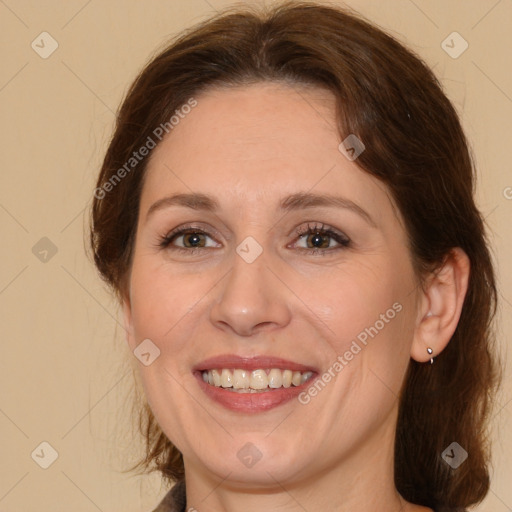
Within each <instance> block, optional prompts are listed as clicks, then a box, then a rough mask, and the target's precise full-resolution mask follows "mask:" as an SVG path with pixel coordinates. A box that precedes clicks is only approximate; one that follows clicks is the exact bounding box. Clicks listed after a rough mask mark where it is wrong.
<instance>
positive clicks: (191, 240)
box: [186, 233, 201, 247]
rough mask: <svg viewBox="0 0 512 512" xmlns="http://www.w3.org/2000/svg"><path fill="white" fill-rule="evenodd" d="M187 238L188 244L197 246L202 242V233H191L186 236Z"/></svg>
mask: <svg viewBox="0 0 512 512" xmlns="http://www.w3.org/2000/svg"><path fill="white" fill-rule="evenodd" d="M186 240H188V244H190V245H192V246H194V247H195V246H196V245H197V244H199V243H200V242H201V235H200V234H199V233H189V234H188V235H187V236H186Z"/></svg>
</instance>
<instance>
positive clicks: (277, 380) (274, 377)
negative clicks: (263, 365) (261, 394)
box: [268, 368, 283, 388]
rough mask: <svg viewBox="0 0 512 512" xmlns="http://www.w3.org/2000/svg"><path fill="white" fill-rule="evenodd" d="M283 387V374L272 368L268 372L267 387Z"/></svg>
mask: <svg viewBox="0 0 512 512" xmlns="http://www.w3.org/2000/svg"><path fill="white" fill-rule="evenodd" d="M282 385H283V372H282V371H281V370H278V369H277V368H272V370H270V372H268V387H269V388H280V387H281V386H282Z"/></svg>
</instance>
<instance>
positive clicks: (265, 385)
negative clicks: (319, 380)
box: [202, 368, 313, 393]
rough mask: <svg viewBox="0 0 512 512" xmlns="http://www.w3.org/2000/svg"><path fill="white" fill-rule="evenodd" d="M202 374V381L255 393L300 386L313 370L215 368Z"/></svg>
mask: <svg viewBox="0 0 512 512" xmlns="http://www.w3.org/2000/svg"><path fill="white" fill-rule="evenodd" d="M202 374H203V375H202V376H203V381H204V382H206V383H208V384H211V385H212V386H216V387H222V388H225V389H230V390H231V391H235V392H238V393H257V392H262V391H270V389H278V388H281V387H283V388H289V387H291V386H300V385H301V384H304V383H305V382H307V381H308V380H309V379H311V377H312V376H313V372H297V371H295V372H294V371H292V370H280V369H278V368H270V369H265V370H264V369H258V370H253V371H252V372H251V371H248V370H239V369H234V370H230V369H227V368H223V369H218V368H216V369H213V370H205V371H204V372H202Z"/></svg>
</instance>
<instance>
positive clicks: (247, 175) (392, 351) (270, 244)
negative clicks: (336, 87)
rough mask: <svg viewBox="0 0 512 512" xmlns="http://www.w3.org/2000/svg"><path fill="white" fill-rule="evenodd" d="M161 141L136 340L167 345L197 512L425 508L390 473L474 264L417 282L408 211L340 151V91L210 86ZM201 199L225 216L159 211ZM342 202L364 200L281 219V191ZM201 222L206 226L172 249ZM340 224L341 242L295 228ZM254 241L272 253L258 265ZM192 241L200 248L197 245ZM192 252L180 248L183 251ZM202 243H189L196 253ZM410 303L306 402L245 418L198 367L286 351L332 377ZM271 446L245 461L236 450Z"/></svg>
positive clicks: (161, 387) (171, 421) (164, 407)
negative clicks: (405, 405)
mask: <svg viewBox="0 0 512 512" xmlns="http://www.w3.org/2000/svg"><path fill="white" fill-rule="evenodd" d="M196 99H197V102H198V105H197V106H196V107H195V108H194V109H193V110H192V111H191V113H190V114H188V115H187V116H186V117H185V118H184V119H183V120H181V121H180V123H179V125H177V126H176V127H175V128H174V129H173V131H172V132H171V134H170V136H168V137H167V138H166V139H164V140H163V142H162V143H161V144H160V145H159V146H158V147H157V148H156V149H155V150H154V151H153V153H152V155H151V160H150V163H149V166H148V169H147V175H146V179H145V183H144V187H143V191H142V195H141V200H140V215H139V221H138V226H137V235H136V241H135V247H134V257H133V262H132V267H131V269H130V275H129V289H128V290H127V291H126V294H125V299H124V302H123V307H124V316H125V325H126V329H127V332H128V335H127V339H128V343H129V346H130V349H131V350H134V349H135V348H136V347H137V345H138V344H139V343H141V342H142V340H144V339H147V338H149V339H150V340H152V342H153V343H154V344H155V345H156V346H158V348H159V350H160V356H159V357H158V358H157V359H155V361H154V362H153V363H152V364H150V365H149V366H144V365H142V364H141V365H140V375H141V379H142V383H143V386H144V390H145V393H146V396H147V399H148V401H149V404H150V406H151V408H152V411H153V413H154V415H155V417H156V419H157V421H158V422H159V425H160V426H161V428H162V430H163V431H164V432H165V434H166V435H167V436H168V437H169V439H170V440H171V441H172V442H173V443H174V444H175V445H176V446H177V447H178V448H179V450H180V451H181V452H182V454H183V457H184V462H185V471H186V482H187V507H195V508H196V509H197V510H198V511H201V512H203V511H204V512H207V511H219V510H227V511H235V510H246V511H258V512H259V511H261V510H265V509H272V510H280V511H298V510H301V511H302V510H304V509H305V510H324V511H337V512H340V511H343V512H345V511H347V512H348V511H353V510H358V511H361V512H365V511H372V512H374V511H375V510H379V512H388V511H389V512H395V511H399V510H406V511H413V510H414V511H421V510H423V511H426V510H430V509H427V508H424V507H420V506H417V505H413V504H411V503H408V502H406V501H405V500H404V499H403V498H402V497H401V496H400V495H399V494H398V493H397V491H396V488H395V486H394V482H393V443H394V434H395V429H396V417H397V407H398V398H397V397H398V394H399V390H400V387H401V385H402V382H403V380H404V375H405V372H406V369H407V366H408V364H409V361H410V358H411V357H412V358H414V359H416V360H417V361H421V362H425V363H426V364H428V362H429V360H430V355H429V354H428V353H427V350H426V348H427V347H432V348H433V350H434V354H433V355H434V356H437V355H438V354H439V352H441V351H442V350H443V348H444V347H445V346H446V344H447V343H448V342H449V339H450V337H451V335H452V334H453V331H454V330H455V327H456V325H457V322H458V319H459V316H460V310H461V307H462V301H463V298H464V294H465V292H466V288H467V276H468V273H469V263H468V261H467V257H466V256H465V254H464V253H463V252H462V251H461V250H458V249H456V250H454V251H453V253H452V254H451V255H450V257H449V258H448V259H447V261H446V263H445V265H444V266H443V268H442V269H440V271H439V272H438V273H437V274H435V275H432V276H430V277H429V278H427V279H426V280H425V285H424V286H420V285H419V279H418V276H416V275H415V272H414V270H413V265H412V260H411V256H410V253H409V249H408V244H407V235H406V233H405V230H404V227H403V221H402V218H401V215H400V214H399V213H398V210H397V208H396V205H394V203H393V201H392V199H391V197H390V194H389V191H388V190H387V188H386V186H385V185H384V184H382V183H381V182H379V181H378V180H377V179H375V178H373V177H372V176H371V175H369V174H368V173H365V172H363V171H362V170H361V169H360V168H359V167H358V166H357V161H350V160H349V159H347V158H346V157H345V156H344V155H343V154H342V153H341V152H340V151H339V150H338V145H339V143H340V138H339V135H338V133H337V132H336V129H335V119H334V99H333V97H332V96H331V94H330V93H329V92H327V91H324V90H321V89H316V88H307V87H300V88H299V87H297V86H294V87H293V88H292V87H290V86H288V85H284V84H276V83H272V84H271V83H258V84H253V85H248V86H243V87H237V88H229V89H228V88H225V89H222V88H218V89H210V90H208V91H206V92H205V93H203V94H202V95H200V96H197V97H196ZM193 192H194V193H203V194H208V195H210V196H213V197H214V198H215V199H216V200H217V202H218V203H219V208H218V209H217V210H216V211H215V212H211V211H203V210H200V209H199V210H195V209H192V208H188V207H184V206H177V205H174V206H169V207H167V208H161V209H158V210H155V211H153V212H152V213H151V214H150V215H148V210H149V209H150V207H151V206H152V205H153V204H154V203H155V202H156V201H158V200H160V199H162V198H164V197H167V196H170V195H172V194H176V193H193ZM299 192H311V193H317V194H330V195H338V196H343V197H344V198H346V199H348V200H350V201H352V202H353V203H355V204H357V205H358V206H359V207H360V208H362V209H363V210H364V211H365V212H366V213H367V214H368V216H369V217H370V218H371V219H372V221H371V222H368V221H367V220H366V219H365V218H364V217H363V216H361V215H360V214H358V213H357V212H355V211H353V210H352V209H347V208H340V207H332V206H329V207H325V206H322V207H319V206H317V207H312V208H299V209H297V210H293V211H288V212H281V211H280V210H279V209H278V205H279V202H280V201H281V199H283V198H284V197H286V196H288V195H291V194H295V193H299ZM185 224H192V225H193V227H194V230H195V231H196V232H197V231H203V232H207V233H208V236H205V237H204V238H203V239H202V242H200V243H199V245H200V246H201V245H203V246H204V245H206V247H203V248H199V249H196V250H195V251H194V252H191V249H190V239H186V240H185V238H184V237H176V238H175V239H174V240H173V241H172V243H171V245H169V246H167V247H165V248H163V247H161V246H159V243H160V241H161V239H162V238H163V237H165V236H166V235H167V234H168V233H169V232H171V231H172V230H173V229H175V228H179V227H180V226H183V225H185ZM308 224H310V225H314V226H315V227H317V226H318V225H320V226H321V225H322V224H325V225H326V226H327V227H329V228H332V229H333V230H335V231H336V232H340V233H343V234H344V235H345V236H346V237H348V238H349V239H350V242H349V245H348V246H346V247H345V246H342V245H340V244H339V243H337V242H336V241H335V240H334V239H333V238H332V237H329V236H326V237H324V238H322V240H323V241H324V243H325V245H326V248H324V249H323V252H320V251H322V249H319V250H318V252H317V253H316V254H312V253H308V252H307V249H308V248H310V249H311V248H312V247H313V246H314V245H313V243H312V240H311V239H312V238H313V237H312V236H309V237H307V236H302V237H301V236H299V235H297V232H296V231H297V228H305V227H307V226H308ZM248 236H251V237H253V238H254V239H255V240H256V241H257V243H258V244H259V245H260V246H261V248H262V250H263V252H262V254H261V255H260V256H259V257H258V258H257V259H256V260H255V261H254V262H252V263H247V262H246V261H245V260H244V259H243V258H242V257H240V256H239V255H238V254H237V252H236V248H237V246H238V245H239V244H240V243H241V242H242V241H243V240H244V239H245V238H246V237H248ZM186 242H189V244H188V246H189V248H187V247H185V246H184V244H185V243H186ZM180 246H181V247H182V249H183V251H181V252H180V251H178V250H177V247H180ZM186 251H188V252H186ZM395 303H399V304H400V305H401V306H402V310H401V311H400V312H399V313H397V314H396V316H395V318H394V319H392V320H390V321H389V322H387V323H386V324H385V327H384V328H382V329H381V330H380V331H379V333H378V334H377V335H376V336H375V337H374V338H370V339H369V341H368V343H367V345H366V346H365V347H364V348H363V349H362V350H361V351H360V352H359V353H358V354H357V355H355V356H354V358H353V359H352V360H351V361H350V362H349V364H348V365H347V366H345V367H344V368H343V370H342V371H340V372H338V373H337V374H336V377H335V378H333V379H332V380H331V381H330V382H329V383H328V385H327V386H325V388H324V389H323V390H322V391H321V392H320V393H318V395H317V396H315V397H313V398H312V399H311V400H310V401H309V403H307V404H305V405H303V404H301V403H299V402H298V401H297V400H296V399H294V400H291V401H290V402H288V403H286V404H284V405H281V406H279V407H277V408H274V409H271V410H269V411H266V412H262V413H258V414H246V413H240V412H235V411H230V410H227V409H225V408H223V407H222V406H221V405H219V404H217V403H216V402H213V401H212V400H211V399H209V398H208V397H207V396H206V395H205V394H204V392H203V391H202V390H201V389H200V388H199V386H198V383H197V381H196V379H195V377H194V376H193V374H192V367H193V366H194V365H195V364H197V363H199V362H200V361H202V360H204V359H206V358H209V357H213V356H217V355H219V354H226V353H234V354H239V355H242V356H254V355H272V356H276V357H281V358H285V359H290V360H292V361H296V362H298V363H303V364H308V365H313V366H315V367H316V368H318V369H319V370H320V372H323V371H326V370H327V369H328V368H330V367H332V366H333V363H334V361H335V360H336V357H337V356H338V355H340V354H344V353H345V352H346V351H347V350H348V349H349V348H350V346H351V343H352V341H353V340H355V339H356V337H357V335H358V334H359V333H361V332H362V331H364V329H365V328H367V327H370V326H374V325H375V323H376V321H377V320H379V318H380V315H381V314H384V313H385V312H386V311H387V310H388V309H389V308H391V307H392V305H393V304H395ZM247 442H251V443H253V445H254V446H255V447H256V448H257V449H258V450H259V452H260V453H261V454H262V457H261V459H260V460H259V461H258V462H257V463H256V464H255V465H254V466H252V467H251V468H247V467H246V466H245V465H244V464H242V463H241V461H240V460H239V459H238V457H237V452H238V451H239V450H240V449H241V448H242V447H243V446H244V445H245V444H246V443H247Z"/></svg>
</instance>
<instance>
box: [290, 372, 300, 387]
mask: <svg viewBox="0 0 512 512" xmlns="http://www.w3.org/2000/svg"><path fill="white" fill-rule="evenodd" d="M300 378H301V375H300V372H293V376H292V384H293V385H294V386H300Z"/></svg>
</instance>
